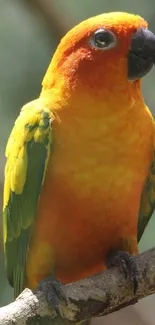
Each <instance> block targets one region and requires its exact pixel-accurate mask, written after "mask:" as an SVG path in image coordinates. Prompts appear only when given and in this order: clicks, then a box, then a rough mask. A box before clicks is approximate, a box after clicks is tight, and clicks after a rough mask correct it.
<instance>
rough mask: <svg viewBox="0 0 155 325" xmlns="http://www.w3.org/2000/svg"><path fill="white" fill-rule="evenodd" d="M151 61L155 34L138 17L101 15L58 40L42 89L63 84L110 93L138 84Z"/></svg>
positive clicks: (86, 21)
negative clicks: (109, 89) (118, 88)
mask: <svg viewBox="0 0 155 325" xmlns="http://www.w3.org/2000/svg"><path fill="white" fill-rule="evenodd" d="M154 62H155V35H154V34H153V33H152V32H151V31H149V30H148V29H147V22H146V21H145V20H144V19H143V18H142V17H140V16H138V15H133V14H128V13H123V12H112V13H106V14H101V15H99V16H96V17H92V18H89V19H88V20H85V21H83V22H81V23H80V24H79V25H77V26H75V27H74V28H73V29H72V30H70V31H69V32H68V33H67V34H66V35H65V37H64V38H63V39H62V40H61V42H60V44H59V46H58V48H57V50H56V52H55V54H54V56H53V59H52V62H51V64H50V66H49V68H48V70H47V73H46V75H45V78H44V80H43V87H44V89H47V88H48V89H49V88H52V87H53V86H54V85H58V84H59V85H61V84H62V85H63V84H66V85H69V87H70V89H73V90H75V89H77V88H79V87H83V88H84V87H85V88H87V89H88V90H89V91H93V90H94V91H97V90H98V91H102V90H104V89H105V88H109V87H111V90H113V88H114V87H115V89H116V88H117V87H120V88H121V85H126V84H129V83H131V82H137V80H138V81H139V79H140V78H142V77H143V76H145V75H146V74H147V73H148V72H149V71H150V70H151V68H152V66H153V64H154ZM116 85H117V87H116ZM122 89H123V88H122Z"/></svg>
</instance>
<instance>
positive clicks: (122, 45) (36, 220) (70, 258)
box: [3, 12, 155, 297]
mask: <svg viewBox="0 0 155 325" xmlns="http://www.w3.org/2000/svg"><path fill="white" fill-rule="evenodd" d="M154 63H155V35H154V34H153V33H152V32H151V31H150V30H149V29H148V24H147V22H146V21H145V19H144V18H142V17H141V16H139V15H135V14H130V13H126V12H110V13H103V14H100V15H98V16H94V17H91V18H88V19H86V20H84V21H82V22H80V23H79V24H78V25H76V26H75V27H73V28H72V29H71V30H70V31H68V32H67V34H66V35H65V36H64V37H63V38H62V40H61V41H60V43H59V45H58V47H57V49H56V51H55V53H54V55H53V57H52V59H51V62H50V65H49V67H48V69H47V72H46V73H45V76H44V78H43V82H42V89H41V91H40V95H39V97H38V98H36V99H34V100H33V101H31V102H29V103H28V104H25V105H24V106H23V107H22V109H21V112H20V114H19V116H18V117H17V119H16V121H15V124H14V127H13V129H12V132H11V134H10V137H9V139H8V142H7V146H6V165H5V180H4V197H3V234H4V236H3V237H4V252H5V265H6V274H7V278H8V281H9V283H10V285H11V286H12V287H13V288H14V296H15V297H17V296H18V295H19V294H20V293H21V292H22V290H23V289H24V288H25V287H27V288H30V289H32V290H34V289H35V288H36V287H37V285H39V283H41V281H42V280H43V279H46V278H48V277H53V283H55V282H56V281H57V283H63V284H64V285H65V284H67V283H71V282H73V281H78V280H80V279H83V278H85V277H88V276H91V275H94V274H96V273H97V272H101V271H103V270H105V269H107V268H108V267H112V265H115V264H116V265H117V264H118V265H120V267H121V266H122V265H123V264H124V263H125V266H126V269H127V271H128V276H129V278H130V279H131V284H133V286H134V288H135V290H136V288H137V285H138V270H137V268H136V262H135V258H134V257H135V256H136V255H137V254H138V241H139V240H140V238H141V236H142V234H143V232H144V230H145V228H146V226H147V224H148V222H149V220H150V218H151V216H152V213H153V211H154V207H155V176H154V175H155V141H154V136H155V124H154V119H153V116H152V114H151V112H150V110H149V109H148V107H147V106H146V104H145V102H144V99H143V95H142V90H141V79H142V77H144V76H145V75H146V74H147V73H148V72H149V71H150V70H151V69H152V68H153V65H154ZM54 279H55V280H54ZM44 289H45V288H44Z"/></svg>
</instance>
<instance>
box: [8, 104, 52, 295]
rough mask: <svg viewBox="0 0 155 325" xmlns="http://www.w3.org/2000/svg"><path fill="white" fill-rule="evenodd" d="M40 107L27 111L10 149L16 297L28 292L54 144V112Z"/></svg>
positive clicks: (11, 274)
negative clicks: (32, 242) (32, 244)
mask: <svg viewBox="0 0 155 325" xmlns="http://www.w3.org/2000/svg"><path fill="white" fill-rule="evenodd" d="M38 106H39V104H38V101H33V102H31V103H29V104H28V105H26V106H24V107H23V109H22V110H21V113H20V115H19V117H18V118H17V120H16V122H15V125H14V128H13V130H12V133H11V135H10V138H9V141H8V144H7V147H6V156H7V162H6V166H5V183H4V207H3V229H4V230H3V231H4V250H5V262H6V271H7V277H8V280H9V282H10V284H11V286H13V287H14V294H15V297H17V296H18V295H19V293H20V292H21V291H22V290H23V288H24V281H25V266H26V257H27V251H28V247H29V239H30V235H31V231H32V226H33V223H34V219H35V214H36V208H37V203H38V199H39V195H40V191H41V187H42V184H43V181H44V177H45V173H46V169H47V163H48V160H49V155H50V151H51V144H52V130H51V117H50V112H49V110H48V109H46V108H45V109H44V108H41V107H38Z"/></svg>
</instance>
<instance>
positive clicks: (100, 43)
mask: <svg viewBox="0 0 155 325" xmlns="http://www.w3.org/2000/svg"><path fill="white" fill-rule="evenodd" d="M89 43H90V45H91V46H93V47H95V48H97V49H99V50H102V51H103V50H109V49H112V48H113V47H115V46H116V44H117V39H116V36H115V35H114V34H113V33H112V32H111V31H110V30H108V29H103V28H100V29H98V30H96V32H95V33H94V34H93V36H92V38H91V39H90V40H89Z"/></svg>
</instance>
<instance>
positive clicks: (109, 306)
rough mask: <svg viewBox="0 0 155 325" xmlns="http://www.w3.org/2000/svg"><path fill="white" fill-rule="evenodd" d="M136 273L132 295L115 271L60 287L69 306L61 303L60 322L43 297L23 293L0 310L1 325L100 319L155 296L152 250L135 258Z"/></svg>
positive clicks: (29, 291)
mask: <svg viewBox="0 0 155 325" xmlns="http://www.w3.org/2000/svg"><path fill="white" fill-rule="evenodd" d="M135 259H136V263H137V266H138V270H139V287H138V290H137V293H136V295H135V296H134V294H133V288H132V283H131V282H130V281H129V280H128V279H125V278H124V275H123V273H122V272H121V271H120V270H119V269H118V268H112V269H109V270H106V271H104V272H102V273H99V274H96V275H94V276H92V277H90V278H86V279H83V280H81V281H78V282H74V283H71V284H67V285H65V286H64V285H62V288H63V290H64V293H65V295H66V296H67V298H68V301H69V303H68V305H67V304H66V303H65V302H64V301H60V309H61V314H62V316H63V318H61V317H60V316H57V315H56V313H55V311H54V310H52V309H49V308H48V305H47V302H46V300H45V297H44V294H43V293H42V292H40V291H36V292H35V294H34V293H33V292H32V291H31V290H29V289H25V290H24V291H23V292H22V294H21V295H20V296H19V297H18V298H17V299H16V300H15V301H14V302H13V303H11V304H9V305H8V306H5V307H2V308H0V325H12V324H14V325H26V324H33V325H34V324H37V325H38V324H46V325H48V324H52V325H55V324H59V325H60V324H63V325H64V324H69V323H71V322H74V323H76V322H77V321H78V322H79V321H82V320H87V319H89V318H92V317H96V316H103V315H107V314H109V313H112V312H114V311H116V310H119V309H121V308H123V307H126V306H128V305H131V304H135V303H136V302H137V301H138V300H139V299H141V298H144V297H146V296H148V295H151V294H153V293H155V248H152V249H151V250H148V251H146V252H145V253H143V254H140V255H138V256H137V257H135Z"/></svg>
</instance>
